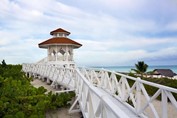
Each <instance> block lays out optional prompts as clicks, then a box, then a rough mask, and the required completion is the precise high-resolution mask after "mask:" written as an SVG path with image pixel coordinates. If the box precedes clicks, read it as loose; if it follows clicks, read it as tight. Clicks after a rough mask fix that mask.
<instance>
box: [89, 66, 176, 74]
mask: <svg viewBox="0 0 177 118" xmlns="http://www.w3.org/2000/svg"><path fill="white" fill-rule="evenodd" d="M92 68H97V69H102V68H104V69H107V70H112V71H117V72H130V71H131V69H133V68H134V69H135V66H103V67H100V66H94V67H92ZM154 69H171V70H172V71H173V72H174V73H176V74H177V65H168V66H167V65H165V66H149V67H148V70H147V72H148V71H153V70H154Z"/></svg>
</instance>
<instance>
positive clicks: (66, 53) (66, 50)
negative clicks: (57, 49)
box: [66, 46, 68, 61]
mask: <svg viewBox="0 0 177 118" xmlns="http://www.w3.org/2000/svg"><path fill="white" fill-rule="evenodd" d="M66 61H68V46H66Z"/></svg>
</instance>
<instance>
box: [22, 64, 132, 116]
mask: <svg viewBox="0 0 177 118" xmlns="http://www.w3.org/2000/svg"><path fill="white" fill-rule="evenodd" d="M22 69H23V71H24V72H26V73H29V74H31V75H32V76H35V77H38V78H48V79H50V80H52V81H53V82H52V84H56V83H57V84H60V85H64V86H66V87H68V88H70V89H73V88H74V89H75V92H76V96H77V99H76V101H75V103H74V104H73V105H72V106H71V109H70V112H72V109H73V108H74V105H76V103H77V102H78V103H79V106H80V110H81V111H82V113H83V116H84V118H96V117H97V118H129V117H128V116H127V115H126V114H125V112H124V111H122V110H121V109H120V108H119V107H118V106H116V105H115V104H114V103H113V102H112V101H111V100H110V98H109V97H108V94H105V93H103V92H101V91H100V90H99V89H98V88H97V87H95V86H94V85H93V84H92V83H90V82H89V81H88V80H87V79H86V78H85V77H84V76H83V75H82V74H81V73H80V71H79V70H78V69H69V68H59V67H56V66H51V65H40V64H23V68H22Z"/></svg>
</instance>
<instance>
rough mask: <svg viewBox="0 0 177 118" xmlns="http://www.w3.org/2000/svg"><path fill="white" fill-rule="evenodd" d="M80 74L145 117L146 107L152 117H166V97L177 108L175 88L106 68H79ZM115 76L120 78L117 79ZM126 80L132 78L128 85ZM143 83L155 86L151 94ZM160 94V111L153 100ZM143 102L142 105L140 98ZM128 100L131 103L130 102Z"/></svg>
mask: <svg viewBox="0 0 177 118" xmlns="http://www.w3.org/2000/svg"><path fill="white" fill-rule="evenodd" d="M80 71H81V72H82V74H83V75H84V76H85V77H86V78H87V80H89V81H90V82H91V83H92V84H94V85H95V86H97V87H99V88H101V89H103V90H105V91H107V93H109V94H110V95H112V96H114V97H115V98H116V99H118V100H119V101H121V102H122V103H124V104H125V105H126V106H127V107H128V108H130V109H131V110H132V111H133V112H135V113H136V114H137V115H139V116H141V117H146V115H145V114H146V113H145V112H146V108H147V107H150V109H151V110H152V114H153V116H152V117H155V118H159V117H163V118H167V117H168V110H167V109H168V108H167V105H168V99H169V101H170V102H171V103H172V106H174V108H175V109H176V110H177V101H176V99H175V97H174V95H173V93H175V94H176V93H177V89H175V88H171V87H167V86H164V85H160V84H156V83H153V82H149V81H145V80H141V79H140V78H135V77H131V76H128V75H124V74H121V73H118V72H114V71H109V70H106V69H100V70H99V69H95V70H94V69H90V68H80ZM117 76H119V77H120V78H119V79H118V78H117ZM128 80H133V85H130V83H129V82H128ZM144 85H149V86H152V87H155V88H157V91H156V92H155V93H154V94H153V95H149V94H148V92H147V91H146V89H145V86H144ZM158 96H160V97H161V98H162V99H161V102H162V104H161V108H162V112H161V114H159V113H160V112H159V111H157V110H156V109H155V106H154V104H153V102H154V101H155V100H156V99H157V97H158ZM142 99H143V100H144V101H145V103H144V104H143V105H142V103H141V100H142ZM129 101H131V102H132V103H131V104H130V103H129Z"/></svg>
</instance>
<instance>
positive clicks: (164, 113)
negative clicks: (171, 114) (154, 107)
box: [162, 90, 168, 118]
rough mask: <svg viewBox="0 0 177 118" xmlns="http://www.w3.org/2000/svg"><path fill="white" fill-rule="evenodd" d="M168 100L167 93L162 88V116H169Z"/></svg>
mask: <svg viewBox="0 0 177 118" xmlns="http://www.w3.org/2000/svg"><path fill="white" fill-rule="evenodd" d="M167 100H168V99H167V95H166V94H165V91H164V90H162V118H168V112H167Z"/></svg>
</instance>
